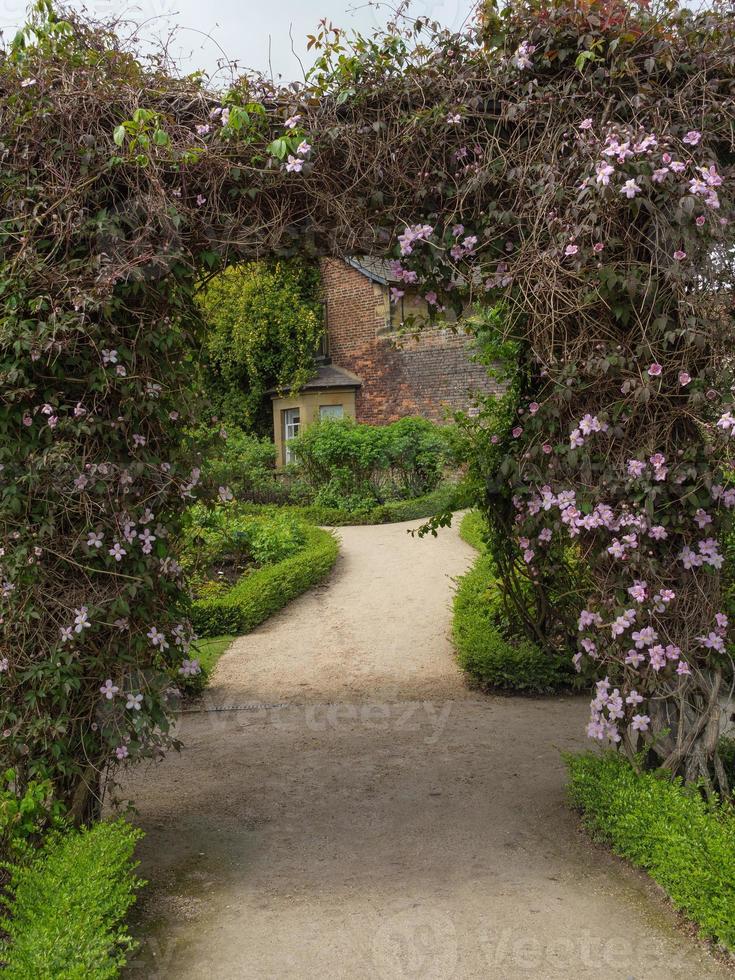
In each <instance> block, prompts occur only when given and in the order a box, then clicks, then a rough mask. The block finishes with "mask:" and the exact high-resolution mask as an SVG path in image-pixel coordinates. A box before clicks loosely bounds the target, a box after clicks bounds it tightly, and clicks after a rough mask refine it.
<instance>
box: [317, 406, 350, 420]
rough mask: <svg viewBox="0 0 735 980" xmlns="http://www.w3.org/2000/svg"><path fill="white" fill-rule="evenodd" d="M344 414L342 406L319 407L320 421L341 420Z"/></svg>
mask: <svg viewBox="0 0 735 980" xmlns="http://www.w3.org/2000/svg"><path fill="white" fill-rule="evenodd" d="M344 414H345V407H344V405H320V406H319V418H320V419H341V418H343V417H344Z"/></svg>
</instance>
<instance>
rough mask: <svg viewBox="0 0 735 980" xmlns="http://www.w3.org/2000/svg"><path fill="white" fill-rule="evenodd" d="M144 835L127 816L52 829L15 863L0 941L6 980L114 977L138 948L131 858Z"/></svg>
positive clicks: (137, 884)
mask: <svg viewBox="0 0 735 980" xmlns="http://www.w3.org/2000/svg"><path fill="white" fill-rule="evenodd" d="M141 836H142V834H141V832H140V831H138V830H135V829H134V828H133V827H131V826H130V824H128V823H126V822H125V821H123V820H120V821H117V822H115V823H99V824H95V825H94V826H93V827H91V828H90V829H89V830H81V831H76V830H75V831H69V832H67V833H65V834H61V833H56V834H52V835H51V836H50V837H49V838H48V839H47V841H46V843H45V844H44V846H43V847H42V848H41V849H40V850H39V851H38V852H36V854H35V855H34V856H33V858H32V859H30V860H28V861H27V862H24V863H22V864H19V865H17V866H15V867H14V868H13V869H12V873H11V879H10V885H9V889H8V891H9V898H8V899H5V900H3V901H4V904H5V905H6V907H7V910H8V914H7V915H6V916H4V917H2V918H0V928H2V930H3V931H4V932H5V933H6V935H7V939H6V940H5V941H4V942H3V943H2V944H0V959H2V960H3V961H4V962H5V969H4V974H3V975H4V976H5V977H7V978H8V980H31V978H33V980H57V978H60V977H61V978H64V980H103V978H106V977H116V976H117V975H118V973H119V971H120V969H121V968H122V966H124V964H125V960H126V956H127V955H128V954H129V953H130V952H131V951H132V950H133V949H134V948H135V943H134V942H133V940H132V939H131V938H130V936H129V934H128V931H127V928H126V926H125V917H126V915H127V912H128V909H129V908H130V906H131V905H132V904H133V902H134V901H135V891H136V889H137V888H139V887H140V886H141V884H142V882H141V881H140V880H138V879H137V878H136V877H135V876H134V874H133V871H134V868H135V865H134V864H133V862H132V855H133V850H134V848H135V842H136V841H137V840H138V839H139V838H140V837H141Z"/></svg>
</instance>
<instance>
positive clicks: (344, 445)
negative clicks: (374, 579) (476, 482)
mask: <svg viewBox="0 0 735 980" xmlns="http://www.w3.org/2000/svg"><path fill="white" fill-rule="evenodd" d="M293 451H294V455H295V457H296V461H297V464H298V468H299V470H300V472H301V474H302V476H303V478H304V480H305V481H306V483H307V484H308V485H309V486H310V487H311V488H312V490H313V493H314V503H315V504H316V505H318V506H321V507H334V508H338V509H341V510H348V511H352V512H355V513H360V512H367V511H369V510H370V509H371V508H373V507H375V506H376V505H377V504H383V503H386V502H388V501H391V500H405V499H411V498H413V497H418V496H422V495H423V494H425V493H428V492H429V491H431V490H433V489H434V488H435V487H436V486H437V485H438V483H439V481H440V480H441V476H442V472H443V470H444V468H445V466H446V464H447V462H448V455H449V449H448V441H447V436H446V434H445V433H443V431H442V429H441V428H440V427H439V426H436V425H434V424H433V423H431V422H428V421H426V420H425V419H419V418H405V419H401V420H400V421H398V422H393V423H391V424H390V425H383V426H378V425H360V424H358V423H356V422H354V421H353V420H352V419H349V418H346V419H339V420H335V419H328V420H325V421H323V422H320V423H317V424H316V425H312V426H310V427H309V428H308V429H306V430H305V431H304V432H303V433H302V434H301V435H300V436H299V438H298V439H297V440H295V441H294V443H293Z"/></svg>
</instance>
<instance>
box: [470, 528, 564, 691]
mask: <svg viewBox="0 0 735 980" xmlns="http://www.w3.org/2000/svg"><path fill="white" fill-rule="evenodd" d="M485 529H486V524H485V519H484V517H483V516H482V514H481V513H480V512H479V511H471V512H470V513H469V514H466V515H465V516H464V518H463V519H462V523H461V524H460V529H459V533H460V535H461V537H462V538H463V539H464V540H465V541H466V542H467V543H468V544H470V545H472V547H473V548H477V549H478V550H479V552H480V554H479V555H478V557H477V560H476V561H475V564H474V565H473V566H472V568H471V569H470V571H469V572H467V573H466V574H465V575H463V576H462V577H461V578H460V579H459V581H458V584H457V591H456V593H455V596H454V615H453V621H452V634H453V638H454V645H455V647H456V649H457V661H458V663H459V665H460V667H461V668H462V670H464V671H465V673H466V674H467V676H468V678H469V680H470V681H471V683H472V684H473V685H475V686H477V687H479V688H481V689H483V690H489V689H500V690H504V691H521V692H523V693H524V694H549V693H551V692H553V691H558V690H560V689H565V688H568V687H570V686H572V684H573V683H574V681H575V679H576V674H575V672H574V669H573V667H572V665H571V663H570V658H569V657H567V656H563V657H562V656H557V657H554V656H551V655H550V654H548V653H546V652H545V651H544V650H541V649H539V647H537V646H536V645H535V644H534V643H532V642H531V641H530V640H528V639H526V638H525V637H513V638H508V637H507V635H506V634H505V633H504V632H503V621H504V620H505V618H506V613H505V609H504V607H503V601H502V597H501V595H500V592H499V590H498V587H497V582H496V579H495V575H494V569H493V562H492V559H491V557H490V555H489V554H487V552H486V548H485V541H484V538H485Z"/></svg>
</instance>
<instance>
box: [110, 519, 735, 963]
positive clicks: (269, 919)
mask: <svg viewBox="0 0 735 980" xmlns="http://www.w3.org/2000/svg"><path fill="white" fill-rule="evenodd" d="M410 526H411V525H395V524H394V525H387V526H381V527H365V528H363V527H355V528H343V529H341V531H340V537H341V538H342V554H341V557H340V559H339V561H338V563H337V565H336V566H335V570H334V572H333V575H332V578H331V580H330V581H329V582H328V583H327V584H326V585H325V586H323V587H321V588H319V589H317V590H315V591H313V592H311V593H310V594H308V595H306V596H303V597H302V598H301V599H299V600H297V601H296V602H294V603H292V604H291V605H290V606H289V607H288V608H287V609H285V610H284V611H283V612H282V613H280V614H278V615H277V616H275V617H273V618H272V619H271V620H269V621H268V622H267V623H266V624H264V625H263V626H262V627H261V628H260V629H258V630H256V631H255V632H254V633H252V634H250V635H249V636H247V637H243V638H241V639H239V640H237V641H236V642H235V644H234V645H233V646H232V648H231V650H230V651H229V652H228V653H227V654H226V655H225V657H224V658H223V659H222V660H221V661H220V665H219V667H218V669H217V672H216V675H215V678H214V684H213V685H212V687H211V691H210V697H209V701H208V704H207V706H208V707H216V708H226V707H227V706H230V707H232V706H235V705H237V706H242V705H245V706H247V708H246V709H243V708H242V707H240V709H239V710H216V711H207V712H203V713H199V714H189V715H187V716H185V717H184V718H183V719H182V721H181V724H180V726H179V731H178V735H179V737H181V738H182V739H183V741H184V743H185V745H186V749H185V751H184V753H183V754H182V755H180V756H176V755H173V754H172V755H171V756H169V757H168V758H167V759H166V760H165V761H164V762H163V763H162V764H160V765H159V766H157V767H156V768H155V769H149V770H148V771H138V772H137V773H135V774H134V775H132V776H131V777H130V778H129V780H128V782H127V785H126V786H125V787H124V790H125V792H126V794H127V795H130V796H132V798H133V799H135V800H136V801H137V802H138V806H139V814H138V822H139V823H140V825H141V826H142V827H143V829H144V830H145V831H146V834H147V836H146V839H145V841H144V843H143V845H142V847H141V858H142V868H141V871H142V874H143V875H144V877H146V878H148V879H149V880H150V881H151V882H152V884H151V886H150V887H149V889H148V890H147V892H146V896H145V898H144V900H143V902H142V904H141V906H140V911H139V913H138V914H139V921H138V923H137V931H138V934H139V936H140V938H141V939H142V941H143V947H142V949H141V951H140V953H139V956H138V959H137V961H136V962H135V963H134V964H133V965H132V966H131V968H130V969H129V971H128V975H129V976H130V977H136V976H145V977H151V978H174V977H175V978H183V980H188V978H191V980H194V978H202V977H205V978H217V980H236V978H238V980H239V978H253V980H285V978H298V980H311V978H322V977H323V978H328V980H333V978H334V980H342V978H344V980H362V978H365V980H368V978H370V980H372V978H378V980H381V978H386V980H403V978H416V980H449V978H455V980H465V978H487V977H498V978H503V980H506V978H508V980H515V978H521V977H524V978H528V977H533V978H543V980H547V978H549V980H553V978H568V977H570V976H574V977H575V978H586V977H590V978H592V977H594V978H595V980H599V977H600V975H601V974H603V975H605V976H606V977H607V978H631V977H632V978H641V980H643V978H645V980H649V978H662V980H663V978H667V980H670V978H682V980H683V978H685V977H686V978H689V977H718V978H725V977H732V974H731V973H730V972H729V971H728V970H726V968H725V967H723V966H721V965H720V964H719V963H717V962H716V961H715V960H714V959H712V958H711V957H710V956H709V954H708V953H707V951H706V950H705V949H704V948H703V947H702V946H701V945H699V944H697V943H696V942H695V941H694V940H692V939H690V938H689V937H688V936H687V935H686V934H685V933H684V931H683V930H682V929H681V928H680V927H679V926H678V924H677V921H676V918H675V916H674V915H673V914H672V913H671V912H670V911H669V910H668V909H667V907H666V904H665V901H664V900H663V898H662V897H661V895H660V894H658V893H657V891H656V890H655V888H654V886H652V885H651V883H650V882H649V881H648V880H647V879H646V878H645V877H644V876H642V875H640V874H638V873H637V872H635V871H633V870H631V869H630V868H628V867H627V866H625V865H624V864H623V863H622V862H619V861H617V860H616V859H615V858H613V857H612V856H611V855H609V854H608V853H607V852H606V851H605V850H604V849H601V848H596V847H594V846H593V845H591V844H590V843H589V841H588V840H587V839H586V838H585V837H584V836H583V835H582V834H581V833H580V831H579V829H578V821H577V819H576V817H575V816H574V814H572V813H571V812H570V811H569V810H568V809H567V807H566V806H565V803H564V767H563V764H562V762H561V760H560V751H566V750H570V749H573V748H576V747H578V746H580V745H582V744H583V741H584V740H583V738H582V734H581V733H582V729H583V724H584V721H585V717H586V714H587V704H586V699H568V698H566V699H564V698H552V699H546V700H531V699H501V698H482V699H478V698H477V696H476V695H475V694H473V693H472V692H469V691H468V690H467V689H466V688H465V686H464V684H463V682H462V680H461V678H460V676H459V674H458V672H457V670H456V668H455V666H454V663H453V659H452V648H451V644H450V642H449V639H448V631H449V628H450V602H451V593H452V587H453V586H452V579H453V577H456V576H457V575H458V574H461V573H462V572H463V571H464V570H465V569H466V568H467V567H468V566H469V564H470V563H471V561H472V558H473V554H474V553H473V552H472V550H471V549H470V548H469V547H468V546H467V545H465V544H464V543H463V542H462V541H461V539H460V538H459V536H458V535H457V533H456V530H454V529H452V530H446V531H441V532H440V534H439V537H438V539H433V538H430V539H424V540H418V539H415V538H412V537H411V536H410V535H408V534H407V533H406V532H407V528H408V527H410Z"/></svg>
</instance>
